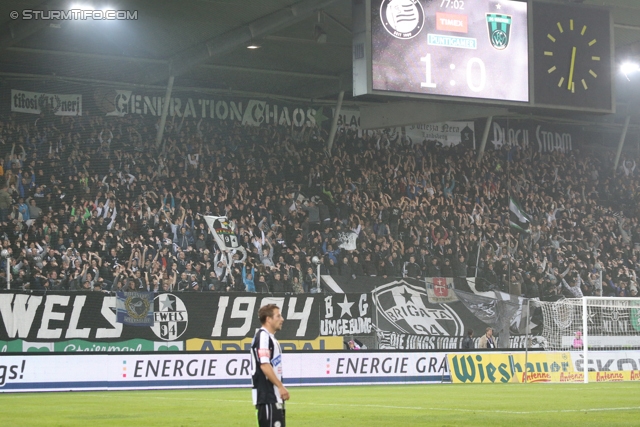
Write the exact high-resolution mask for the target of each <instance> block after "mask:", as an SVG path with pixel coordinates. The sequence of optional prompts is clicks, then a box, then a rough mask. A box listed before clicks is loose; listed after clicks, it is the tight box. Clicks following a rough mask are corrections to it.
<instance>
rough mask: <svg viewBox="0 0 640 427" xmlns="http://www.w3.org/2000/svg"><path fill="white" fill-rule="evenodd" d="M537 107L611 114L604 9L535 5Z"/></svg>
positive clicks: (606, 14)
mask: <svg viewBox="0 0 640 427" xmlns="http://www.w3.org/2000/svg"><path fill="white" fill-rule="evenodd" d="M533 13H534V22H535V26H534V76H535V77H534V88H535V91H534V93H535V103H536V104H537V105H549V106H566V107H574V108H577V109H587V110H599V111H611V110H612V108H613V105H612V102H613V96H612V76H611V22H610V14H609V11H608V10H606V9H598V8H591V7H583V6H568V5H558V4H546V3H535V4H534V11H533Z"/></svg>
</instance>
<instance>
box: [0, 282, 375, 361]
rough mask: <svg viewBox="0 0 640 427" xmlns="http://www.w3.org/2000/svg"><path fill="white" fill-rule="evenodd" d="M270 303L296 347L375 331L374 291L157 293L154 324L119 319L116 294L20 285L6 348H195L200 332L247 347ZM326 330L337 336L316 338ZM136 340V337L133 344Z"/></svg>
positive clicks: (1, 342) (6, 319) (8, 309)
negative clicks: (28, 289) (25, 289)
mask: <svg viewBox="0 0 640 427" xmlns="http://www.w3.org/2000/svg"><path fill="white" fill-rule="evenodd" d="M270 303H273V304H276V305H278V306H279V307H280V309H281V311H282V315H283V317H284V318H285V319H286V320H285V322H284V325H283V328H282V330H281V331H280V332H278V338H279V339H280V340H282V341H283V342H290V343H291V344H292V346H293V347H294V348H300V347H302V348H309V347H310V348H312V349H323V348H324V349H340V348H342V346H341V345H338V344H337V342H338V340H340V341H342V337H343V336H344V335H373V320H372V303H371V297H370V295H369V294H341V295H340V296H339V298H337V297H335V296H332V295H320V294H304V295H265V294H218V293H176V294H170V293H165V294H158V295H156V296H155V299H154V300H153V318H154V322H153V326H147V327H142V326H130V325H127V324H122V323H119V322H117V315H116V297H115V296H109V295H105V294H102V293H63V292H58V293H56V292H48V293H47V294H46V295H32V294H27V293H21V292H15V293H1V294H0V351H5V352H16V351H17V352H33V351H69V349H72V350H71V351H80V350H77V348H83V349H87V348H88V349H89V350H88V351H93V350H91V348H92V347H95V348H96V349H98V350H95V351H103V349H105V348H106V349H107V350H106V351H111V350H109V349H113V351H118V350H117V349H116V347H118V346H120V347H122V348H127V349H139V350H133V351H154V350H159V349H158V348H157V345H156V344H155V343H156V342H160V343H162V342H165V343H167V344H169V345H170V346H179V347H180V348H179V349H180V350H183V349H187V350H191V349H194V350H196V349H197V350H201V349H202V348H194V347H197V345H195V346H194V345H188V346H187V348H185V346H184V344H183V342H184V341H189V340H193V339H200V340H205V341H209V342H211V343H212V348H205V350H213V349H222V348H221V347H222V345H221V344H220V345H216V344H215V343H216V341H219V342H225V343H227V344H229V343H236V345H237V346H239V347H241V348H244V341H243V340H246V339H250V338H251V337H252V336H253V333H254V331H255V330H256V329H257V328H259V327H260V322H259V319H258V309H259V308H260V307H261V306H263V305H265V304H270ZM142 308H144V307H142ZM142 308H141V310H142ZM142 312H145V310H142V311H141V313H142ZM321 337H338V339H331V340H324V341H318V342H316V340H317V339H319V338H321ZM132 340H134V341H135V344H130V343H131V342H132ZM104 343H109V345H108V346H105V344H104ZM119 343H129V344H119ZM203 345H204V344H203ZM327 345H328V347H327ZM200 347H202V345H201V346H200ZM219 347H220V348H219ZM225 347H230V346H228V345H226V344H225ZM129 351H131V350H129Z"/></svg>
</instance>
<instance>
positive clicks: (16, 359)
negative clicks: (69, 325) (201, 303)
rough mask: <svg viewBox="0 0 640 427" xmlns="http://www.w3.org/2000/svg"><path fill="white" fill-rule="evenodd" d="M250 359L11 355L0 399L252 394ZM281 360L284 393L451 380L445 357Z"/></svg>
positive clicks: (290, 356)
mask: <svg viewBox="0 0 640 427" xmlns="http://www.w3.org/2000/svg"><path fill="white" fill-rule="evenodd" d="M250 358H251V356H250V355H249V354H247V353H243V354H237V353H211V354H169V353H167V354H156V355H141V354H132V353H127V354H113V355H75V354H74V355H62V356H59V355H24V356H10V355H8V356H4V357H2V358H1V359H0V393H1V392H16V391H55V390H65V391H68V390H127V389H149V388H153V389H160V388H216V387H220V388H228V387H250V385H251V360H250ZM282 358H283V374H284V377H285V384H286V385H287V386H298V385H300V386H302V385H345V384H409V383H430V382H431V383H435V382H441V381H443V380H445V381H447V380H448V379H449V373H448V371H447V363H446V354H444V353H367V352H365V351H358V352H351V353H322V352H317V353H284V354H283V355H282ZM97 366H99V367H100V369H96V367H97Z"/></svg>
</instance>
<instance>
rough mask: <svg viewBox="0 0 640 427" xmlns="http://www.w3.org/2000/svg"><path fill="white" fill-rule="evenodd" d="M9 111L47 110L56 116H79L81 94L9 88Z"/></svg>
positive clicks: (38, 112)
mask: <svg viewBox="0 0 640 427" xmlns="http://www.w3.org/2000/svg"><path fill="white" fill-rule="evenodd" d="M11 111H14V112H17V113H30V114H40V113H42V112H48V113H50V114H55V115H56V116H81V115H82V95H63V94H55V93H42V92H27V91H25V90H15V89H11Z"/></svg>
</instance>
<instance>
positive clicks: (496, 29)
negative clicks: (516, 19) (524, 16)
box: [487, 13, 513, 50]
mask: <svg viewBox="0 0 640 427" xmlns="http://www.w3.org/2000/svg"><path fill="white" fill-rule="evenodd" d="M512 22H513V19H512V17H511V15H501V14H498V13H487V29H488V30H489V41H490V42H491V46H493V47H494V48H496V49H497V50H505V49H506V48H507V46H509V40H510V38H511V24H512Z"/></svg>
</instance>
